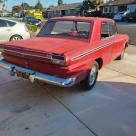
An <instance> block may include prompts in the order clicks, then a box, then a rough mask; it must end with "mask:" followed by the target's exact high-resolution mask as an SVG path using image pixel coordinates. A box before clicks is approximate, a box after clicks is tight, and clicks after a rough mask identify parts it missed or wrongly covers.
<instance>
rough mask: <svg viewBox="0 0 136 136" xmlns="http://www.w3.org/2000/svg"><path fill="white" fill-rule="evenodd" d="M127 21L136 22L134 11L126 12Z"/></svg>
mask: <svg viewBox="0 0 136 136" xmlns="http://www.w3.org/2000/svg"><path fill="white" fill-rule="evenodd" d="M127 21H128V22H136V11H135V12H131V13H129V14H128V16H127Z"/></svg>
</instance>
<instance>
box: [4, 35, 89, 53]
mask: <svg viewBox="0 0 136 136" xmlns="http://www.w3.org/2000/svg"><path fill="white" fill-rule="evenodd" d="M86 44H88V42H87V41H81V40H77V39H74V40H73V39H64V38H54V37H37V38H33V39H29V40H21V41H12V42H10V43H5V44H4V46H5V48H6V46H8V47H9V48H10V47H11V48H14V49H15V47H16V48H17V49H20V50H22V51H25V50H31V51H34V52H35V53H36V52H46V53H56V54H64V53H66V52H68V51H71V50H73V49H76V48H79V47H81V46H85V45H86Z"/></svg>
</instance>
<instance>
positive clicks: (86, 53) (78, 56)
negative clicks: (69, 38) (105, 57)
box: [71, 38, 124, 61]
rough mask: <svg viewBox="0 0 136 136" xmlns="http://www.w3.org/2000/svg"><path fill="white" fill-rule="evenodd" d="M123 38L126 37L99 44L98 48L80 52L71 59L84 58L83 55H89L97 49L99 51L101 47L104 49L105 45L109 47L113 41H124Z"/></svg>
mask: <svg viewBox="0 0 136 136" xmlns="http://www.w3.org/2000/svg"><path fill="white" fill-rule="evenodd" d="M122 40H124V38H122V39H118V40H116V41H113V42H108V43H106V44H103V45H101V46H99V47H97V48H94V49H92V50H89V51H87V52H85V53H82V54H80V55H77V56H75V57H73V58H72V59H71V60H72V61H75V60H78V59H80V58H82V57H84V56H87V55H89V54H91V53H93V52H96V51H98V50H100V49H103V48H104V47H107V46H109V45H111V44H113V43H116V42H119V41H122Z"/></svg>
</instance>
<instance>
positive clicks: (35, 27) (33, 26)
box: [26, 24, 38, 32]
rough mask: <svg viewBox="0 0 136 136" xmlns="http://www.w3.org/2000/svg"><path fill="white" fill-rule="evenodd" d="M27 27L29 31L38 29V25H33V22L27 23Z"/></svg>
mask: <svg viewBox="0 0 136 136" xmlns="http://www.w3.org/2000/svg"><path fill="white" fill-rule="evenodd" d="M26 27H27V28H28V30H29V31H32V32H36V31H37V29H38V28H37V26H36V25H32V24H26Z"/></svg>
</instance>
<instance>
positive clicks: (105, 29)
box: [101, 22, 110, 39]
mask: <svg viewBox="0 0 136 136" xmlns="http://www.w3.org/2000/svg"><path fill="white" fill-rule="evenodd" d="M109 36H110V34H109V23H108V22H103V23H102V25H101V39H103V38H107V37H109Z"/></svg>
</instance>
